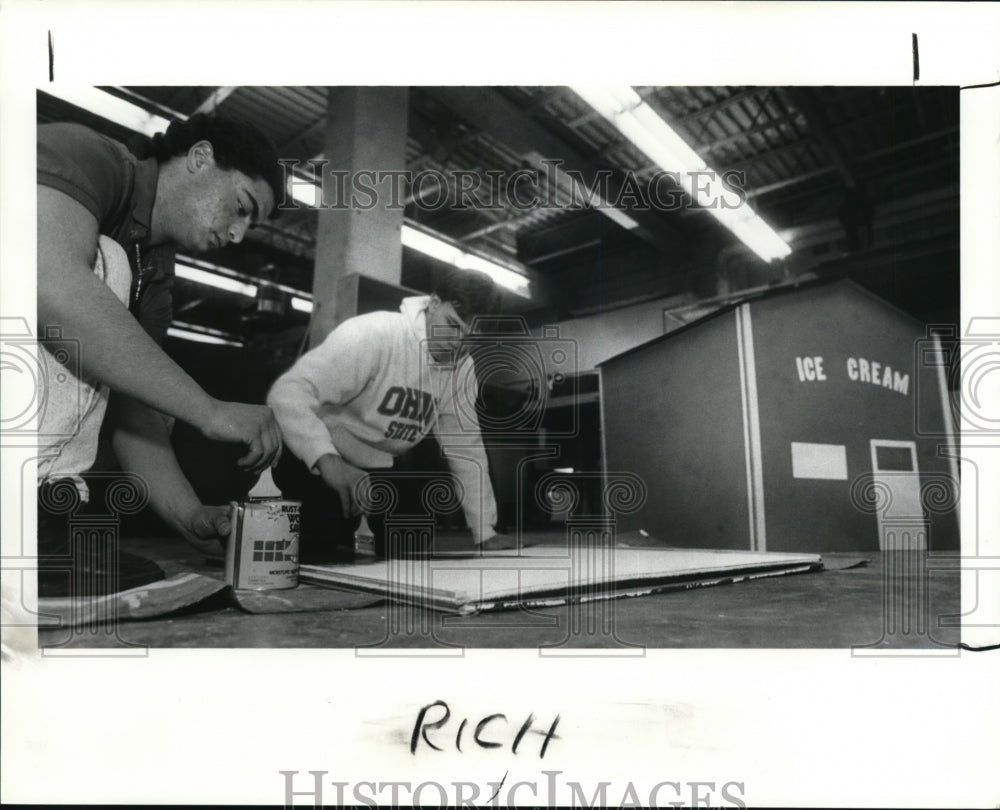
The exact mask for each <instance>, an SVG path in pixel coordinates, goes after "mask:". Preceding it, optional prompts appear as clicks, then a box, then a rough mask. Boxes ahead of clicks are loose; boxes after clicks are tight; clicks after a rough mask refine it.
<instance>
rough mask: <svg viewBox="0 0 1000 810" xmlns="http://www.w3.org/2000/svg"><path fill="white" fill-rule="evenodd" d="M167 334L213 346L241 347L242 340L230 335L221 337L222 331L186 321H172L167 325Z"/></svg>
mask: <svg viewBox="0 0 1000 810" xmlns="http://www.w3.org/2000/svg"><path fill="white" fill-rule="evenodd" d="M167 334H168V335H169V336H170V337H174V338H178V339H179V340H190V341H192V342H193V343H210V344H212V345H214V346H236V347H237V348H243V341H242V340H233V339H232V336H226V337H223V335H225V333H224V332H218V331H217V330H215V329H205V328H204V327H196V326H193V325H192V324H187V323H185V324H181V323H180V322H179V321H174V325H173V326H168V327H167Z"/></svg>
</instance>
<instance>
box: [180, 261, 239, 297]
mask: <svg viewBox="0 0 1000 810" xmlns="http://www.w3.org/2000/svg"><path fill="white" fill-rule="evenodd" d="M174 275H176V276H177V278H183V279H186V280H187V281H193V282H195V283H196V284H205V285H207V286H209V287H215V288H216V289H219V290H225V291H226V292H232V293H239V294H240V295H245V296H247V297H248V298H253V297H255V296H256V295H257V286H256V285H255V284H247V283H246V282H245V281H240V280H239V279H236V278H229V276H223V275H219V274H218V273H213V272H211V271H209V270H202V269H200V268H197V267H190V266H189V265H186V264H181V263H180V262H177V263H175V264H174Z"/></svg>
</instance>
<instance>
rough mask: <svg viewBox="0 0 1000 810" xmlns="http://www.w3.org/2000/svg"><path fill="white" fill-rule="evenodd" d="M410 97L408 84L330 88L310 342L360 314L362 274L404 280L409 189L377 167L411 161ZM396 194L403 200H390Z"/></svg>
mask: <svg viewBox="0 0 1000 810" xmlns="http://www.w3.org/2000/svg"><path fill="white" fill-rule="evenodd" d="M408 101H409V90H408V88H406V87H330V88H328V90H327V112H326V133H325V143H324V150H323V156H324V157H325V158H326V160H327V161H328V164H327V165H326V167H325V176H324V183H323V202H324V207H323V208H321V209H320V210H319V211H318V217H319V219H318V222H317V226H316V258H315V263H314V269H313V298H314V309H313V316H312V322H311V324H310V327H309V344H310V346H317V345H319V344H320V343H321V342H322V341H323V339H324V338H325V337H326V336H327V335H328V334H329V333H330V332H331V331H332V330H333V328H334V327H335V326H336V325H337V324H339V323H340V322H341V321H344V320H346V319H347V318H350V317H352V316H354V315H356V314H358V303H359V295H360V293H361V287H362V284H363V278H370V279H375V280H377V281H381V282H385V283H388V284H392V285H397V286H398V285H399V282H400V276H401V272H402V253H403V248H402V242H401V241H400V231H401V228H402V224H403V208H402V204H401V198H402V196H403V195H404V194H405V189H402V190H400V188H399V186H401V185H402V184H401V182H400V180H399V179H398V177H397V178H396V179H394V178H393V177H391V176H390V177H384V176H383V178H384V179H383V181H382V182H381V183H378V182H375V181H376V180H377V179H378V178H377V177H376V176H375V175H374V174H373V173H375V172H399V171H403V170H404V169H405V168H406V132H407V109H408ZM331 172H341V173H343V172H346V175H340V176H337V175H334V176H331V174H330V173H331ZM362 172H368V173H372V174H360V173H362ZM359 179H360V180H361V181H362V182H361V183H360V184H358V183H357V181H358V180H359ZM394 185H395V186H396V188H395V189H394V188H393V186H394ZM355 188H357V189H358V190H357V191H354V189H355ZM369 188H373V189H374V191H370V190H369ZM394 193H395V196H396V197H399V198H400V200H397V201H396V205H395V206H393V207H390V202H391V201H393V200H394V197H393V194H394Z"/></svg>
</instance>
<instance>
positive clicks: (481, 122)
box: [425, 87, 691, 256]
mask: <svg viewBox="0 0 1000 810" xmlns="http://www.w3.org/2000/svg"><path fill="white" fill-rule="evenodd" d="M425 92H427V93H428V94H430V95H432V96H433V97H434V98H435V99H436V100H437V101H439V102H440V103H442V104H445V105H446V106H448V107H450V108H451V109H452V110H454V111H455V112H456V113H458V114H459V115H461V116H462V117H463V118H464V119H466V120H467V121H468V122H469V123H471V124H472V125H473V126H474V127H476V128H477V129H479V130H481V131H483V132H487V133H489V135H490V136H491V137H493V138H495V139H496V140H498V141H499V142H501V143H503V144H506V145H507V146H508V147H509V148H511V149H512V150H513V151H514V152H515V153H517V154H519V155H521V156H523V157H524V158H525V159H528V160H530V158H529V156H537V157H540V158H545V159H550V160H552V159H558V160H562V161H563V164H562V169H563V170H569V171H578V172H580V176H581V177H582V179H583V181H584V183H585V184H586V185H588V186H593V185H594V184H595V183H596V182H597V180H598V178H599V177H601V173H600V171H599V169H598V168H597V166H595V165H593V164H591V163H590V161H589V160H588V159H586V158H585V157H584V156H582V155H580V154H579V153H577V152H576V150H575V149H573V147H571V146H570V145H569V144H567V143H565V142H564V141H563V140H562V139H560V138H558V137H556V136H555V135H553V134H552V133H551V132H549V130H548V129H546V128H545V127H543V126H542V125H541V124H539V123H538V122H536V121H535V120H534V119H533V118H531V117H530V116H529V115H526V114H525V113H524V112H523V111H522V110H521V109H520V108H518V107H517V106H515V105H514V104H512V103H511V102H509V101H507V100H506V99H505V98H503V97H502V96H501V95H500V94H499V93H497V92H496V91H495V90H486V91H484V90H482V89H481V88H469V87H438V88H425ZM531 162H533V163H534V164H535V165H536V167H537V168H538V169H539V170H541V171H543V172H544V171H545V167H544V165H541V164H540V163H539V162H538V160H537V159H536V160H533V161H531ZM620 189H621V184H620V182H619V181H618V180H617V179H612V182H611V183H609V184H608V191H609V196H610V197H612V198H614V196H616V195H617V194H618V192H619V191H620ZM628 215H629V216H630V217H631V218H632V219H633V220H635V221H636V222H638V223H639V225H638V227H636V228H633V229H631V233H633V234H634V235H635V236H636V237H638V238H639V239H641V240H643V241H644V242H647V243H648V244H650V245H652V246H653V247H655V248H656V249H657V250H659V251H661V252H662V253H665V254H669V255H673V256H678V255H683V256H689V255H690V253H691V251H690V238H685V237H683V236H682V235H681V234H680V233H679V232H678V231H677V230H676V229H675V228H674V227H672V226H670V225H669V224H668V223H666V222H665V221H664V220H663V218H662V217H659V216H656V215H654V214H652V213H651V212H643V211H636V212H628Z"/></svg>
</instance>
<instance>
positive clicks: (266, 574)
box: [226, 498, 302, 591]
mask: <svg viewBox="0 0 1000 810" xmlns="http://www.w3.org/2000/svg"><path fill="white" fill-rule="evenodd" d="M301 507H302V505H301V504H300V503H299V502H298V501H285V500H281V499H279V498H265V499H262V500H259V501H254V500H251V501H248V502H246V503H231V504H230V505H229V508H230V530H229V543H228V544H227V546H226V582H228V583H229V584H230V585H232V586H233V587H234V588H236V589H238V590H255V591H265V590H282V589H287V588H294V587H296V586H297V585H298V584H299V512H300V509H301Z"/></svg>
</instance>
